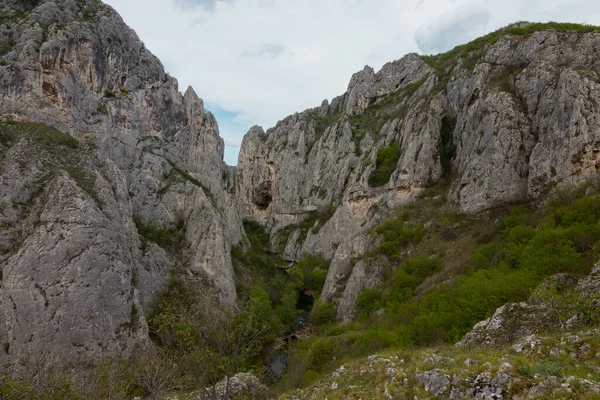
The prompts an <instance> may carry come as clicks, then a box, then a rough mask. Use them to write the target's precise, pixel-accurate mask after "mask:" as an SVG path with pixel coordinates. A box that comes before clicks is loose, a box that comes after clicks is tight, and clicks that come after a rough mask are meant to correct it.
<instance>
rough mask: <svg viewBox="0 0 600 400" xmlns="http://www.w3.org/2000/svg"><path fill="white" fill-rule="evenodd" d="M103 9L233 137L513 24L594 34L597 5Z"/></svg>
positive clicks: (443, 1) (450, 1)
mask: <svg viewBox="0 0 600 400" xmlns="http://www.w3.org/2000/svg"><path fill="white" fill-rule="evenodd" d="M105 1H106V2H107V3H108V4H110V5H112V6H114V7H115V8H116V9H117V11H119V12H120V13H121V15H122V16H123V18H124V20H125V21H126V22H127V23H128V24H129V25H130V26H131V27H133V28H134V29H135V30H136V31H137V32H138V34H139V36H140V37H141V38H142V40H144V42H145V43H146V46H147V47H148V48H149V49H150V50H151V51H153V52H154V53H155V54H156V55H157V56H158V57H160V58H161V60H162V61H163V63H164V64H165V66H166V68H167V70H168V71H169V72H170V73H171V75H173V76H175V77H177V78H178V79H179V82H180V84H181V88H182V90H185V88H186V87H187V85H192V86H193V87H194V88H195V89H196V92H197V93H198V94H199V95H200V96H201V97H202V98H204V100H205V101H206V102H207V103H210V104H213V105H217V106H218V107H219V108H221V109H223V110H227V111H230V112H232V113H234V114H235V115H236V116H235V117H231V118H232V119H233V120H234V121H233V122H235V124H232V127H233V126H234V125H235V126H236V127H238V128H236V129H239V127H240V126H243V127H246V126H248V127H249V126H250V125H254V124H259V125H263V126H264V127H265V128H267V127H270V126H272V125H274V123H275V122H276V121H278V120H280V119H282V118H284V117H285V116H287V115H289V114H292V113H294V112H297V111H302V110H304V109H306V108H309V107H315V106H318V105H319V104H320V103H321V101H322V100H323V99H324V98H329V99H330V98H332V97H334V96H336V95H340V94H343V92H344V91H345V90H346V86H347V84H348V81H349V80H350V77H351V75H352V74H353V73H354V72H355V71H358V70H360V69H362V67H363V66H364V65H365V64H369V65H371V66H373V67H375V68H379V67H380V66H381V65H383V64H384V63H385V62H387V61H391V60H394V59H398V58H401V57H402V56H403V55H404V54H406V53H408V52H411V51H419V49H420V48H421V49H423V51H425V52H431V51H436V50H439V51H442V50H446V48H447V47H449V46H453V45H454V44H460V43H461V42H465V41H468V40H471V39H474V38H475V37H476V36H478V35H480V34H483V33H486V32H489V31H492V30H495V29H498V28H500V27H502V26H505V25H507V24H509V23H511V22H515V21H518V20H533V21H540V20H542V21H548V20H561V21H566V20H569V21H573V22H585V23H591V24H597V25H600V2H598V1H596V0H543V1H542V0H529V1H527V2H524V1H522V0H503V1H501V2H498V1H496V0H302V1H297V0H226V1H223V0H105ZM417 41H418V42H419V44H417ZM219 123H220V125H223V121H222V120H221V119H219ZM236 129H233V128H232V129H226V130H223V129H222V130H221V131H222V132H223V136H224V138H225V139H226V140H229V141H230V142H231V143H236V142H239V139H240V137H241V136H242V135H243V134H244V133H245V132H238V131H237V130H236ZM231 159H232V156H231V155H230V159H229V160H228V161H229V162H231Z"/></svg>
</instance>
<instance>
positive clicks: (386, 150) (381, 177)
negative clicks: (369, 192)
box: [369, 145, 400, 187]
mask: <svg viewBox="0 0 600 400" xmlns="http://www.w3.org/2000/svg"><path fill="white" fill-rule="evenodd" d="M398 160H400V147H398V146H397V145H391V146H388V147H383V148H381V149H379V152H378V153H377V163H376V166H375V169H374V170H373V172H371V175H369V186H371V187H381V186H383V185H385V184H387V183H388V182H389V181H390V178H391V177H392V174H393V173H394V171H395V170H396V168H397V166H398Z"/></svg>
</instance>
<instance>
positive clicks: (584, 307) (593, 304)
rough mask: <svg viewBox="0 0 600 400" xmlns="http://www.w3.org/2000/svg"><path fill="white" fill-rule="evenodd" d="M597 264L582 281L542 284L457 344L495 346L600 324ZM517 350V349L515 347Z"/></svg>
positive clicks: (561, 279) (569, 279) (559, 280)
mask: <svg viewBox="0 0 600 400" xmlns="http://www.w3.org/2000/svg"><path fill="white" fill-rule="evenodd" d="M599 287H600V264H596V266H595V267H594V270H593V271H592V273H591V274H590V275H589V276H588V277H586V278H585V279H581V280H579V281H577V279H575V278H572V277H569V276H568V275H565V274H559V275H556V276H554V277H551V278H550V279H548V280H547V281H546V282H544V283H542V285H540V286H539V287H538V289H537V290H536V291H535V293H534V294H533V295H532V296H531V298H530V299H529V300H528V302H523V303H518V304H506V305H504V306H502V307H500V308H499V309H498V310H497V311H496V312H495V313H494V315H493V316H492V317H491V318H489V319H487V320H485V321H481V322H480V323H478V324H477V325H475V327H474V328H473V330H472V331H471V332H469V333H468V334H466V335H465V337H463V339H462V340H461V341H460V342H459V343H458V344H457V346H459V347H468V346H480V347H481V346H498V345H506V344H510V343H514V342H516V341H519V340H522V339H523V338H526V337H531V335H536V334H542V333H548V332H553V331H556V330H560V329H563V330H568V329H574V328H577V327H580V326H581V325H584V324H590V323H591V324H597V323H600V291H599V290H598V288H599ZM517 348H518V347H517Z"/></svg>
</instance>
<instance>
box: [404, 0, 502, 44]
mask: <svg viewBox="0 0 600 400" xmlns="http://www.w3.org/2000/svg"><path fill="white" fill-rule="evenodd" d="M489 21H490V11H489V10H488V9H487V8H485V7H483V6H481V5H478V4H474V5H473V4H469V5H465V6H461V7H458V8H457V9H456V10H454V11H453V12H452V13H451V14H449V15H444V16H441V17H439V18H437V19H435V20H433V21H431V22H429V23H426V24H425V25H422V26H421V27H419V28H418V29H417V31H416V33H415V40H416V42H417V45H418V46H419V49H421V51H422V52H423V53H425V54H437V53H440V52H443V51H447V50H449V49H451V48H453V47H455V46H457V45H459V44H463V43H465V42H468V41H469V40H471V39H473V37H476V36H478V35H481V34H483V33H484V32H485V29H486V27H487V25H488V23H489Z"/></svg>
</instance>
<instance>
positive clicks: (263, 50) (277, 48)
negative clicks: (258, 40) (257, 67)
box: [240, 43, 286, 58]
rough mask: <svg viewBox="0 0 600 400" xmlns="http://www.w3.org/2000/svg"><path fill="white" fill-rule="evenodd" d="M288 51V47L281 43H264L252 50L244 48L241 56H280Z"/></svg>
mask: <svg viewBox="0 0 600 400" xmlns="http://www.w3.org/2000/svg"><path fill="white" fill-rule="evenodd" d="M285 52H286V48H285V46H284V45H282V44H281V43H263V44H261V45H258V46H255V47H254V48H253V49H252V50H244V52H243V53H242V54H241V56H240V57H247V58H254V57H268V58H274V57H279V56H281V55H282V54H283V53H285Z"/></svg>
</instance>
